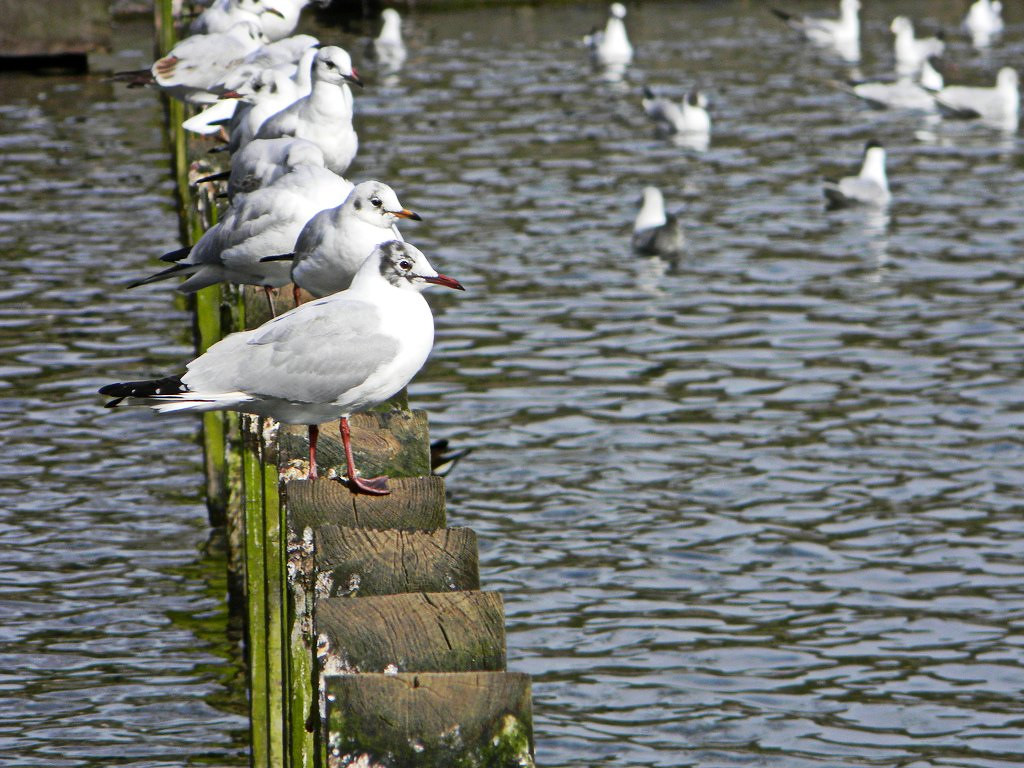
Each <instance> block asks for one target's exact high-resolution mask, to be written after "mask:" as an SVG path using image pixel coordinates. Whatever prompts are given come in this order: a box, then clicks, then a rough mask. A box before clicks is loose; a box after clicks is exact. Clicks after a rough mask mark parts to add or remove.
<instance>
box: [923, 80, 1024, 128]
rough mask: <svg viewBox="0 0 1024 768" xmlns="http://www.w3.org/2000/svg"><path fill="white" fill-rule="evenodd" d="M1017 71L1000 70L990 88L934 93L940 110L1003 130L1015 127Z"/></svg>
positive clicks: (951, 88) (951, 87)
mask: <svg viewBox="0 0 1024 768" xmlns="http://www.w3.org/2000/svg"><path fill="white" fill-rule="evenodd" d="M1018 85H1019V78H1018V75H1017V70H1015V69H1013V68H1012V67H1003V68H1002V69H1000V70H999V74H997V75H996V84H995V87H994V88H977V87H970V86H966V85H947V86H946V87H945V88H943V89H942V90H941V91H939V92H938V93H936V94H935V102H936V103H937V104H938V105H939V107H940V109H942V110H943V111H944V112H946V113H948V114H950V115H951V116H953V117H964V118H980V119H981V121H982V122H985V123H989V124H991V125H995V126H997V127H1000V128H1005V129H1007V130H1013V129H1016V127H1017V121H1018V112H1019V110H1020V93H1019V91H1018Z"/></svg>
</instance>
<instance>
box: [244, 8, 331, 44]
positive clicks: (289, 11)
mask: <svg viewBox="0 0 1024 768" xmlns="http://www.w3.org/2000/svg"><path fill="white" fill-rule="evenodd" d="M330 2H331V0H315V4H316V5H317V6H319V7H321V8H326V7H327V6H328V5H330ZM312 4H314V3H311V2H310V0H273V5H274V8H275V9H276V10H277V11H278V14H277V15H276V16H271V15H268V14H266V13H264V14H263V15H262V16H261V17H260V23H261V24H262V25H263V32H264V33H265V34H266V36H267V38H268V39H269V40H281V39H283V38H286V37H288V36H289V35H290V34H291V33H292V32H294V31H295V28H296V27H297V26H298V25H299V16H300V15H301V14H302V9H303V8H305V7H306V6H307V5H312Z"/></svg>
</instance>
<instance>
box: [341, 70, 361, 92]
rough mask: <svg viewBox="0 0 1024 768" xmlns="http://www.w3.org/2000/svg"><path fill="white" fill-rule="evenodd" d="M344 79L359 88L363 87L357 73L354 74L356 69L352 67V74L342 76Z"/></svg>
mask: <svg viewBox="0 0 1024 768" xmlns="http://www.w3.org/2000/svg"><path fill="white" fill-rule="evenodd" d="M344 79H345V80H348V81H349V82H350V83H352V85H358V86H359V87H360V88H362V87H363V81H362V80H360V79H359V73H358V72H356V68H355V67H352V73H351V74H349V75H344Z"/></svg>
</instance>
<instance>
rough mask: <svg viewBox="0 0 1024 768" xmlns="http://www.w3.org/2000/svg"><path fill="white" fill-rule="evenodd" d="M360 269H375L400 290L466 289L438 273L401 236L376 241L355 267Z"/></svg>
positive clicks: (420, 252) (419, 251) (452, 279)
mask: <svg viewBox="0 0 1024 768" xmlns="http://www.w3.org/2000/svg"><path fill="white" fill-rule="evenodd" d="M364 270H376V271H377V272H378V273H379V274H380V276H381V277H383V278H384V279H385V280H387V281H388V283H390V284H391V285H392V286H394V287H395V288H400V289H403V290H411V291H422V290H424V289H425V288H426V287H427V286H429V285H443V286H445V287H446V288H454V289H455V290H457V291H464V290H466V289H465V288H463V287H462V283H460V282H459V281H458V280H456V279H454V278H452V277H448V276H447V275H441V274H438V272H437V270H435V269H434V268H433V267H432V266H430V262H429V261H427V257H426V256H424V255H423V252H422V251H421V250H420V249H419V248H417V247H416V246H414V245H410V244H409V243H406V242H402V241H401V240H388V241H387V242H384V243H379V244H378V245H377V247H376V248H374V249H373V252H372V253H371V254H370V255H369V256H368V257H367V259H366V262H365V263H364V264H363V266H362V267H360V269H359V271H360V272H363V271H364Z"/></svg>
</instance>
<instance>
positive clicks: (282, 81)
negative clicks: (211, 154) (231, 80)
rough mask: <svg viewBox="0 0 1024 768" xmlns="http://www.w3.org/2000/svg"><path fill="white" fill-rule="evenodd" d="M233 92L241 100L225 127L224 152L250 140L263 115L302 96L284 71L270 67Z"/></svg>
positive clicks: (236, 149)
mask: <svg viewBox="0 0 1024 768" xmlns="http://www.w3.org/2000/svg"><path fill="white" fill-rule="evenodd" d="M235 93H237V94H238V95H239V96H240V97H241V98H242V100H243V102H244V103H243V104H242V105H241V106H240V108H238V109H236V110H235V114H234V115H233V116H232V120H231V125H230V128H229V130H228V133H229V134H230V136H231V139H230V141H228V152H230V153H232V154H234V153H235V152H238V151H239V150H240V149H242V147H244V146H245V145H246V144H248V143H249V142H250V141H252V139H253V137H254V136H255V135H256V134H257V133H258V132H259V129H260V127H261V126H262V125H263V123H264V122H265V121H266V120H267V118H269V117H271V116H272V115H276V114H277V113H278V112H280V111H281V110H282V109H284V108H285V107H287V106H289V105H291V104H294V103H295V102H296V101H298V100H299V99H300V98H302V96H304V95H305V94H302V93H300V92H299V86H298V85H297V84H296V83H295V81H294V80H293V79H292V78H291V76H290V75H289V74H288V73H286V72H284V71H282V70H280V69H272V68H271V69H264V70H261V71H260V72H259V73H258V74H257V75H256V76H255V77H254V78H252V80H250V81H249V83H247V84H246V85H244V86H241V87H239V88H237V89H236V90H235Z"/></svg>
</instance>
